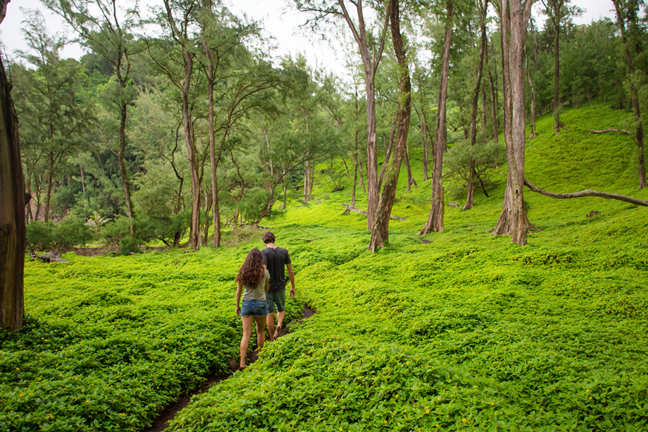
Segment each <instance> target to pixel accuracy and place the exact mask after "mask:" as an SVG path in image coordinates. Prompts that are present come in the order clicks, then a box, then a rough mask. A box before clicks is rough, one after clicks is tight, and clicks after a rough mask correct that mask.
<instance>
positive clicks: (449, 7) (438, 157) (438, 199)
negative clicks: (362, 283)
mask: <svg viewBox="0 0 648 432" xmlns="http://www.w3.org/2000/svg"><path fill="white" fill-rule="evenodd" d="M454 7H455V4H454V0H446V2H445V8H446V17H445V20H446V21H445V38H444V42H443V54H442V60H441V84H440V89H439V109H438V114H437V126H436V138H435V143H434V167H433V169H432V208H431V209H430V215H429V216H428V219H427V222H426V223H425V225H424V226H423V228H422V229H421V231H419V233H418V235H424V234H429V233H430V232H432V231H436V232H440V231H443V210H444V209H443V199H444V197H443V182H442V179H441V173H442V170H443V152H444V151H445V148H446V145H447V139H446V138H447V131H446V104H447V98H448V76H449V74H450V47H451V45H452V27H453V17H454Z"/></svg>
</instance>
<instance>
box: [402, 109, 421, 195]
mask: <svg viewBox="0 0 648 432" xmlns="http://www.w3.org/2000/svg"><path fill="white" fill-rule="evenodd" d="M410 114H411V110H410ZM403 156H404V158H405V167H407V192H411V190H412V186H414V187H417V186H418V184H416V180H415V179H414V176H413V175H412V166H411V165H410V159H409V147H408V146H407V144H405V153H404V155H403Z"/></svg>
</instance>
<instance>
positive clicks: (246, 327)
mask: <svg viewBox="0 0 648 432" xmlns="http://www.w3.org/2000/svg"><path fill="white" fill-rule="evenodd" d="M253 318H254V317H251V316H247V317H244V316H242V317H241V320H242V321H243V338H242V339H241V363H240V365H239V367H240V368H241V369H243V368H246V367H247V366H246V364H245V355H246V354H247V349H248V345H249V344H250V336H251V335H252V319H253ZM264 336H265V335H264Z"/></svg>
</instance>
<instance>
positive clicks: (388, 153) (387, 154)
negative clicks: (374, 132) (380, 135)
mask: <svg viewBox="0 0 648 432" xmlns="http://www.w3.org/2000/svg"><path fill="white" fill-rule="evenodd" d="M399 109H400V107H396V114H395V115H394V121H393V122H392V130H391V135H390V136H389V146H387V151H385V162H384V163H383V164H382V166H381V167H380V175H379V176H378V190H380V188H381V187H382V182H383V178H384V176H385V170H386V169H387V164H388V162H389V158H390V157H391V154H392V148H393V147H394V135H396V127H397V126H398V124H397V123H398V110H399Z"/></svg>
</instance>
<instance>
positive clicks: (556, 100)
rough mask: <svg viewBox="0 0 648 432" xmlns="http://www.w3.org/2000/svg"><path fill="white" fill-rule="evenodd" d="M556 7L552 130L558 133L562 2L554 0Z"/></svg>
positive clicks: (554, 20)
mask: <svg viewBox="0 0 648 432" xmlns="http://www.w3.org/2000/svg"><path fill="white" fill-rule="evenodd" d="M555 4H556V5H557V6H556V9H555V10H554V19H553V22H554V31H555V32H556V41H555V47H554V48H555V50H554V100H553V109H554V130H555V131H556V135H560V113H559V109H560V8H561V5H562V2H558V1H555Z"/></svg>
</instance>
